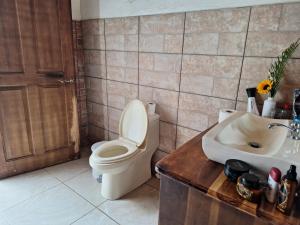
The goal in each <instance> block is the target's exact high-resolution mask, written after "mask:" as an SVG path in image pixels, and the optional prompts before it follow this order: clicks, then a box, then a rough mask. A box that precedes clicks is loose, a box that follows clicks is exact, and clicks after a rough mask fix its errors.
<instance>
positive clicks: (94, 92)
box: [85, 77, 107, 105]
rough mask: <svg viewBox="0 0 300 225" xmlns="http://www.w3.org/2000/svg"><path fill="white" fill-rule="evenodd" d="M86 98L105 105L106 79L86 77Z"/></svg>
mask: <svg viewBox="0 0 300 225" xmlns="http://www.w3.org/2000/svg"><path fill="white" fill-rule="evenodd" d="M85 83H86V90H87V100H88V101H91V102H95V103H99V104H103V105H107V95H106V80H103V79H98V78H92V77H86V79H85Z"/></svg>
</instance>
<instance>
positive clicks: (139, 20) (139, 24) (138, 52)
mask: <svg viewBox="0 0 300 225" xmlns="http://www.w3.org/2000/svg"><path fill="white" fill-rule="evenodd" d="M140 26H141V18H140V16H138V34H137V36H138V51H137V54H138V65H137V68H138V81H137V82H138V83H137V85H138V99H140V30H141V27H140Z"/></svg>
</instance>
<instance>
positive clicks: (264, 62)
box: [241, 57, 274, 81]
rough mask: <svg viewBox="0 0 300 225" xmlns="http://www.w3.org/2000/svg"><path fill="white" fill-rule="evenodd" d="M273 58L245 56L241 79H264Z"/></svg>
mask: <svg viewBox="0 0 300 225" xmlns="http://www.w3.org/2000/svg"><path fill="white" fill-rule="evenodd" d="M273 60H274V59H272V58H254V57H245V59H244V63H243V71H242V76H241V79H245V80H254V81H260V80H263V79H266V78H267V77H268V75H269V73H268V70H269V68H270V66H271V63H272V62H273Z"/></svg>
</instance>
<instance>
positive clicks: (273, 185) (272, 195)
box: [265, 167, 281, 203]
mask: <svg viewBox="0 0 300 225" xmlns="http://www.w3.org/2000/svg"><path fill="white" fill-rule="evenodd" d="M280 179H281V172H280V170H279V169H278V168H276V167H272V168H271V170H270V173H269V177H268V185H269V189H268V190H266V192H265V195H266V198H267V200H268V202H270V203H275V202H276V199H277V194H278V190H279V185H280Z"/></svg>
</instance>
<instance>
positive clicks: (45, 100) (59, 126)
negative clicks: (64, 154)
mask: <svg viewBox="0 0 300 225" xmlns="http://www.w3.org/2000/svg"><path fill="white" fill-rule="evenodd" d="M39 92H40V95H39V96H40V104H41V116H42V124H43V130H44V137H45V140H44V142H45V150H46V151H49V150H54V149H58V148H60V147H66V146H68V143H69V141H68V136H69V135H68V124H67V121H68V118H67V108H66V106H67V99H66V93H65V87H64V86H63V85H62V86H48V87H40V88H39Z"/></svg>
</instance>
